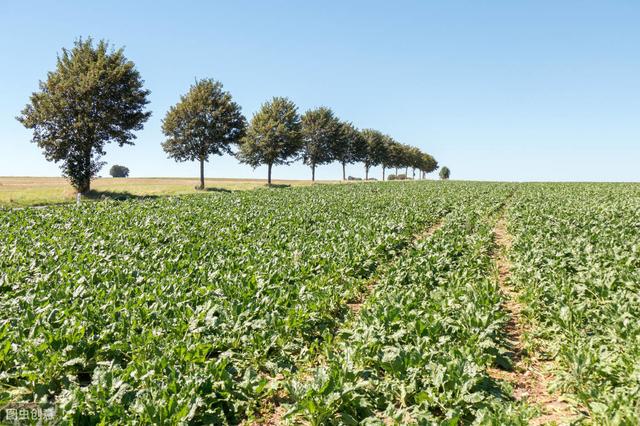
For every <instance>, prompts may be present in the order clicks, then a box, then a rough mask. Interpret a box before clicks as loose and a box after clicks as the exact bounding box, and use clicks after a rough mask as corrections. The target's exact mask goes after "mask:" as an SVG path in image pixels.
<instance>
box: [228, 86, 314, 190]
mask: <svg viewBox="0 0 640 426" xmlns="http://www.w3.org/2000/svg"><path fill="white" fill-rule="evenodd" d="M302 145H303V142H302V136H301V123H300V116H299V115H298V108H297V107H296V105H295V104H294V103H293V102H292V101H290V100H289V99H287V98H282V97H274V98H273V99H272V100H271V101H270V102H267V103H265V104H263V105H262V106H261V108H260V110H259V111H258V112H257V113H255V114H254V116H253V117H252V118H251V123H250V125H249V128H248V129H247V133H246V135H245V137H244V138H243V139H242V142H241V145H240V152H239V153H238V158H239V159H240V161H241V162H243V163H246V164H249V165H250V166H252V167H254V168H255V167H258V166H261V165H266V166H267V169H268V175H267V181H268V183H269V185H270V184H271V168H272V167H273V165H281V164H289V163H291V162H292V161H294V160H295V159H296V157H297V155H298V154H299V152H300V150H301V149H302Z"/></svg>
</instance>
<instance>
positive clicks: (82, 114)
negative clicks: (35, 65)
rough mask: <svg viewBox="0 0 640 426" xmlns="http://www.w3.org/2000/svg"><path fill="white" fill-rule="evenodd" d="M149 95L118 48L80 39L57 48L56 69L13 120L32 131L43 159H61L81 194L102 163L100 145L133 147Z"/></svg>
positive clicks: (141, 124)
mask: <svg viewBox="0 0 640 426" xmlns="http://www.w3.org/2000/svg"><path fill="white" fill-rule="evenodd" d="M148 96H149V91H148V90H146V89H144V88H143V81H142V79H141V78H140V74H139V73H138V71H137V70H136V68H135V65H134V63H133V62H131V61H129V60H128V59H127V58H126V57H125V56H124V51H123V49H117V50H113V49H111V48H110V46H109V44H108V43H107V42H106V41H102V40H101V41H99V42H98V43H97V44H96V45H94V43H93V40H92V39H91V38H88V39H86V40H83V39H79V40H77V41H76V42H75V43H74V46H73V48H72V49H71V50H67V49H62V54H61V55H60V56H58V61H57V64H56V69H55V71H52V72H49V73H48V75H47V80H46V81H41V82H40V91H39V92H35V93H33V94H32V95H31V99H30V103H29V104H28V105H27V106H26V107H25V108H24V109H23V110H22V113H21V115H20V116H19V117H17V119H18V121H20V122H21V123H22V124H23V125H24V126H25V127H26V128H28V129H33V140H32V142H34V143H36V144H38V146H39V147H40V148H42V149H43V150H44V154H45V157H46V159H47V160H49V161H54V162H56V163H58V162H61V163H62V164H61V166H60V167H61V169H62V174H63V175H64V176H66V177H67V178H69V180H70V181H71V184H72V185H73V187H74V188H75V189H76V190H77V191H78V192H81V193H85V192H88V191H89V190H90V189H91V178H92V177H94V176H96V175H97V173H98V171H99V170H100V168H102V166H103V165H104V163H103V162H101V161H100V158H101V157H102V156H103V155H105V145H106V144H107V143H110V142H115V143H117V144H118V145H119V146H123V145H133V140H134V139H135V135H134V134H133V132H134V131H135V130H140V129H142V127H143V123H144V122H145V121H147V119H148V118H149V116H150V115H151V113H150V112H145V106H146V105H147V104H148V103H149V101H148V99H147V97H148Z"/></svg>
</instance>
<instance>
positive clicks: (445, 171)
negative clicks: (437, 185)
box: [440, 166, 451, 180]
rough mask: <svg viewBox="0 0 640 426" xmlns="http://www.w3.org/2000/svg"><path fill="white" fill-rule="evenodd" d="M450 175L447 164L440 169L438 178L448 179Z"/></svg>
mask: <svg viewBox="0 0 640 426" xmlns="http://www.w3.org/2000/svg"><path fill="white" fill-rule="evenodd" d="M450 175H451V171H450V170H449V168H448V167H447V166H444V167H443V168H441V169H440V179H443V180H446V179H449V176H450Z"/></svg>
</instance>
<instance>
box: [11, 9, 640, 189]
mask: <svg viewBox="0 0 640 426" xmlns="http://www.w3.org/2000/svg"><path fill="white" fill-rule="evenodd" d="M80 36H83V37H86V36H93V37H94V38H105V39H108V40H109V41H111V43H113V44H114V45H115V46H125V52H126V55H127V57H128V58H129V59H131V60H133V61H134V62H135V63H136V64H137V67H138V69H139V71H140V73H141V74H142V77H143V79H144V80H145V82H146V86H147V87H148V88H149V89H150V90H151V92H152V94H151V98H150V99H151V104H150V105H149V108H150V109H151V110H152V111H153V116H152V118H151V119H150V120H149V121H148V122H147V124H146V125H145V128H144V130H142V131H140V132H139V133H138V139H137V141H136V145H135V146H134V147H123V148H119V147H117V146H111V147H109V148H108V154H107V156H106V157H105V161H107V163H108V164H109V165H111V164H113V163H118V164H124V165H126V166H128V167H129V168H130V169H131V171H132V175H133V176H196V175H197V173H198V167H197V165H196V164H195V163H175V162H174V161H173V160H170V159H167V158H166V155H165V154H164V152H163V151H162V149H161V147H160V143H161V142H162V140H163V136H162V133H161V131H160V126H161V120H162V117H163V116H164V114H165V112H166V111H167V109H168V108H169V106H170V105H172V104H174V103H175V102H176V101H177V100H178V99H179V96H180V94H182V93H184V92H185V91H187V90H188V88H189V86H190V85H191V84H192V83H193V81H194V79H195V78H206V77H211V78H214V79H217V80H220V81H221V82H222V83H223V84H224V86H225V88H226V89H227V90H229V91H231V93H232V95H233V96H234V98H235V100H236V101H237V102H238V103H239V104H240V105H241V106H242V108H243V112H244V113H245V115H247V117H249V118H250V117H251V115H252V114H253V113H254V112H255V111H256V110H257V109H258V108H259V106H260V104H262V103H263V102H264V101H266V100H267V99H269V98H270V97H272V96H276V95H277V96H287V97H289V98H291V99H292V100H293V101H294V102H295V103H296V104H297V105H298V106H299V108H300V111H301V112H303V111H305V110H306V109H308V108H312V107H316V106H320V105H326V106H329V107H331V108H333V110H334V111H335V112H336V114H337V115H338V116H339V117H341V118H343V119H345V120H350V121H352V122H353V123H354V124H355V125H356V126H358V127H360V128H367V127H371V128H375V129H378V130H381V131H383V132H386V133H389V134H390V135H392V136H394V137H395V138H396V139H397V140H399V141H401V142H403V143H407V144H411V145H416V146H419V147H420V148H422V149H424V150H425V151H427V152H429V153H431V154H433V155H434V156H435V157H436V159H438V161H439V162H440V164H441V165H447V166H449V167H450V168H451V170H452V177H453V178H456V179H482V180H525V181H526V180H593V181H639V180H640V168H639V167H638V166H637V164H638V161H639V160H640V2H639V1H637V0H628V1H589V0H584V1H570V0H566V1H557V0H554V1H542V0H536V1H533V0H531V1H512V0H509V1H498V0H495V1H481V0H469V1H456V0H447V1H445V0H442V1H393V2H392V1H380V2H378V1H335V2H332V1H322V2H320V1H316V2H294V1H289V2H285V1H269V2H265V1H253V2H251V1H228V2H213V1H206V2H205V1H202V2H197V1H185V2H175V1H173V2H168V1H167V2H162V1H105V2H80V1H55V2H51V1H49V2H26V1H25V2H17V1H3V2H1V3H0V53H1V54H2V58H3V60H2V67H0V176H11V175H24V176H57V175H59V174H60V173H59V168H58V166H57V165H56V164H53V163H48V162H47V161H45V159H44V157H43V156H42V154H41V152H40V151H39V149H38V147H37V146H36V145H35V144H32V143H30V136H31V135H30V133H29V131H27V130H26V129H24V128H22V127H21V125H20V124H19V123H18V122H17V121H16V120H15V116H16V115H18V114H19V112H20V110H21V109H22V108H23V106H24V105H25V104H26V102H27V101H28V98H29V95H30V93H31V92H32V91H34V90H36V89H37V84H38V80H40V79H44V78H45V77H46V73H47V71H49V70H52V69H53V68H54V66H55V60H56V54H57V52H59V51H60V49H61V48H62V47H68V46H71V45H72V44H73V41H74V40H75V39H76V38H78V37H80ZM107 170H108V166H107V167H106V168H105V169H103V172H102V173H103V175H106V174H107ZM347 173H348V174H351V175H354V176H361V175H363V173H364V172H363V170H362V167H361V166H360V165H356V166H352V167H349V169H348V171H347ZM373 173H374V176H377V175H379V174H380V171H379V170H375V171H373ZM206 174H207V176H208V177H254V176H255V177H264V176H265V174H266V173H265V170H263V169H261V168H259V169H257V170H255V171H254V170H252V169H251V168H250V167H248V166H244V165H240V164H238V162H237V161H236V160H235V159H233V158H228V157H222V158H221V157H215V158H213V161H212V162H210V163H209V164H207V166H206ZM309 175H310V172H309V169H308V168H307V167H305V166H303V165H301V164H296V165H293V166H289V167H276V168H274V178H308V177H309ZM339 175H340V171H339V167H338V166H335V165H331V166H322V167H320V168H319V169H318V170H317V177H318V178H319V179H331V178H336V177H338V176H339Z"/></svg>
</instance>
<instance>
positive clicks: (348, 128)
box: [332, 122, 367, 180]
mask: <svg viewBox="0 0 640 426" xmlns="http://www.w3.org/2000/svg"><path fill="white" fill-rule="evenodd" d="M332 147H333V158H334V159H335V160H336V161H338V162H339V163H340V164H342V180H346V170H345V169H346V165H347V164H353V163H356V162H359V161H364V160H365V158H366V156H367V141H366V139H365V138H364V136H363V135H362V132H361V131H360V130H358V129H356V128H355V127H354V125H353V124H351V123H347V122H341V123H340V132H339V134H338V137H337V139H336V142H335V143H334V144H333V145H332Z"/></svg>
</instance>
